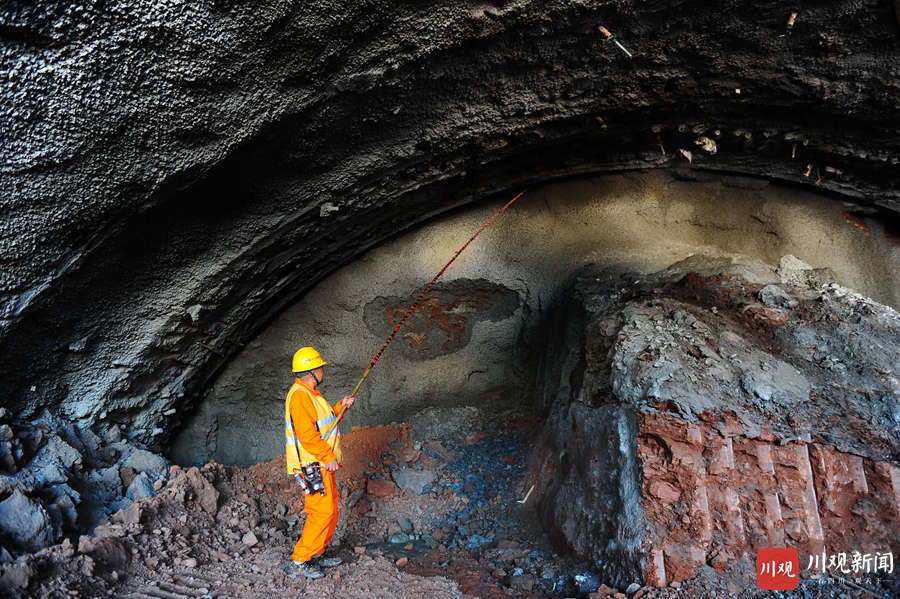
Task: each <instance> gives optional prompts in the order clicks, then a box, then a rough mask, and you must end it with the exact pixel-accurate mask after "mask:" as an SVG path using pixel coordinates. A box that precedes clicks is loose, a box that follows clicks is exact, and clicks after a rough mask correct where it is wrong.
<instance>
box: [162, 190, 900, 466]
mask: <svg viewBox="0 0 900 599" xmlns="http://www.w3.org/2000/svg"><path fill="white" fill-rule="evenodd" d="M501 205H502V203H498V204H496V205H492V206H489V207H485V208H478V209H470V210H465V211H460V212H457V213H455V214H454V215H453V216H450V217H445V218H443V219H441V220H440V221H437V222H435V223H431V224H429V225H427V226H423V227H421V228H419V229H417V230H416V231H413V232H410V233H408V234H406V235H404V236H402V237H400V238H398V239H396V240H395V241H393V242H391V243H387V244H384V245H382V246H380V247H379V248H377V249H374V250H371V251H369V252H368V253H366V254H365V255H364V256H363V257H362V258H361V259H360V260H359V261H357V262H356V263H354V264H351V265H348V266H346V267H344V268H342V269H340V270H339V271H337V272H336V273H334V274H333V275H332V276H330V277H328V278H327V279H325V280H323V281H321V282H320V283H319V284H318V285H317V286H316V288H315V289H313V290H311V291H310V292H309V293H307V294H306V295H305V296H304V297H303V298H301V299H300V300H298V301H297V302H296V303H295V304H293V305H291V306H289V307H287V308H286V309H285V311H284V312H283V313H282V314H281V315H279V316H278V317H277V318H275V319H274V320H273V321H272V323H271V324H270V326H268V327H267V328H266V329H265V330H263V331H262V332H261V333H260V334H259V335H258V336H256V337H255V338H254V339H252V340H250V342H249V343H248V344H247V346H246V347H245V348H244V349H242V350H241V351H240V352H238V354H237V355H236V356H235V358H234V359H233V360H232V361H231V362H230V363H229V365H228V366H227V367H225V369H224V370H223V371H222V373H221V375H220V376H219V378H218V379H217V380H216V381H215V382H214V383H213V384H212V385H211V386H210V388H209V389H208V390H207V392H206V393H205V395H204V397H203V400H202V401H200V402H199V403H198V406H197V407H196V409H195V410H194V411H193V413H191V414H184V415H179V416H173V417H172V419H173V420H174V419H176V418H183V419H184V424H183V425H182V426H181V428H180V430H179V431H178V433H177V434H176V436H175V438H174V440H173V443H172V445H171V449H170V451H169V453H168V455H169V456H170V457H172V458H173V459H174V460H175V461H176V462H178V463H181V464H190V465H196V466H201V465H202V464H203V463H205V462H206V461H207V460H209V459H215V460H216V461H217V462H219V463H223V464H239V465H242V466H247V465H250V464H254V463H257V462H259V461H266V460H270V459H272V458H273V457H274V456H276V455H279V454H280V453H282V452H283V451H284V448H283V446H282V444H281V441H280V440H279V439H278V436H277V435H271V434H261V432H262V431H273V430H278V427H279V426H280V423H281V421H282V419H283V415H284V414H283V400H284V394H285V392H286V389H287V388H288V387H289V386H290V381H291V378H290V377H291V375H290V372H289V371H288V365H289V358H290V356H291V354H292V353H293V352H294V351H296V349H297V348H298V347H301V346H302V345H305V344H310V345H312V346H314V347H317V348H319V349H320V350H321V351H322V352H324V353H325V356H326V359H327V360H328V361H329V368H328V373H327V377H326V380H325V382H324V384H323V389H324V390H325V395H326V397H329V398H338V397H342V396H343V395H344V394H346V393H347V392H349V391H350V390H351V389H353V387H354V386H355V385H356V383H357V382H358V381H359V379H360V376H361V375H362V370H363V368H364V367H365V365H366V364H368V363H369V361H370V360H371V358H372V356H373V354H374V353H375V352H376V350H377V349H378V348H379V347H380V346H381V345H382V343H383V342H384V340H385V339H386V338H387V337H388V335H389V334H390V333H391V331H392V329H393V328H394V327H395V325H396V323H397V321H398V315H399V314H401V313H404V312H405V310H406V309H407V308H408V307H409V306H410V304H411V303H412V302H413V301H414V299H415V298H416V296H417V295H418V294H419V293H420V291H421V289H422V288H423V287H424V286H425V284H426V283H428V281H430V280H431V279H432V277H434V275H435V273H437V272H438V271H439V270H440V269H441V268H442V267H443V266H444V265H445V264H446V262H447V261H448V260H449V259H450V258H451V257H452V256H453V254H454V252H455V251H456V250H457V249H458V248H459V247H460V246H461V245H462V244H463V243H465V241H466V240H467V239H469V237H470V236H471V235H472V234H473V233H474V232H475V231H476V230H477V229H478V228H479V227H480V226H481V225H482V224H483V223H484V222H486V221H487V220H488V219H489V218H490V217H491V215H492V214H493V213H494V212H495V211H496V210H497V208H499V207H500V206H501ZM723 205H727V206H728V210H722V209H721V206H723ZM846 211H847V207H846V206H845V205H844V204H843V203H840V202H833V201H830V200H827V199H823V198H821V197H817V196H814V195H811V194H804V193H800V192H798V191H797V190H793V189H785V188H782V187H779V186H775V185H769V184H766V183H765V182H764V181H755V180H754V181H751V180H746V179H741V178H732V177H709V178H707V180H705V181H683V180H679V179H677V178H674V177H670V176H668V175H665V174H662V173H658V172H650V173H634V174H629V175H622V176H607V177H602V178H593V179H587V180H579V181H573V182H569V183H566V184H558V185H552V186H548V187H546V188H541V189H536V190H533V191H531V192H529V193H528V195H526V196H524V197H523V198H521V199H520V200H519V201H518V202H517V203H515V204H513V206H512V207H511V208H510V209H509V210H508V211H507V212H506V213H504V215H503V216H502V217H501V218H500V220H498V221H496V222H495V223H494V225H492V227H491V228H489V229H487V230H485V232H484V233H483V234H482V235H481V236H479V237H478V238H477V239H476V240H475V242H474V243H472V244H471V245H470V246H469V247H468V248H467V249H466V250H465V252H464V253H463V254H461V255H460V257H459V258H458V259H457V260H456V261H455V262H454V263H453V264H452V265H451V267H450V268H449V269H448V270H447V272H446V273H445V274H444V277H443V278H442V279H441V280H439V281H438V283H437V285H436V286H435V287H434V290H433V292H432V293H431V294H429V296H428V297H426V298H423V301H422V302H420V304H419V308H418V309H417V310H416V311H415V312H414V313H413V316H412V318H411V319H410V321H409V323H408V324H407V325H405V326H404V328H403V329H402V330H401V331H400V332H399V333H398V334H397V335H396V337H395V338H394V340H393V341H392V343H391V345H390V346H389V347H388V348H387V350H386V351H385V352H384V354H383V355H382V358H381V360H380V361H379V362H378V364H377V366H376V367H375V368H374V369H373V370H372V372H371V373H370V375H369V377H368V378H367V379H366V381H365V383H364V385H363V386H362V388H361V389H360V395H359V398H358V399H359V401H358V402H357V405H356V406H354V409H353V410H352V411H351V412H350V414H349V416H348V417H347V420H346V423H347V425H349V426H355V425H362V424H376V423H390V422H392V421H402V420H406V419H408V418H410V417H412V416H413V415H414V414H416V413H418V412H419V411H421V410H424V409H427V408H428V407H429V406H434V405H438V406H445V407H453V406H464V405H477V406H484V405H492V406H496V407H513V408H515V407H518V406H522V405H529V404H530V403H531V402H532V401H533V400H532V397H533V395H534V393H535V391H534V380H535V373H536V372H537V367H536V363H538V362H539V361H540V360H542V359H547V360H552V359H553V355H554V351H553V350H551V349H550V348H547V347H545V346H544V343H543V328H544V327H545V326H548V325H547V324H546V323H547V319H548V314H549V313H550V312H551V309H552V307H553V306H555V305H557V304H558V303H559V302H561V301H563V300H564V298H565V294H566V292H565V285H566V281H567V278H568V276H569V275H570V274H571V273H572V272H573V271H575V270H577V269H579V268H581V267H582V266H584V265H585V264H587V263H595V264H602V265H608V266H611V267H612V266H616V267H617V268H627V269H632V270H635V271H638V272H653V271H656V270H660V269H664V268H666V267H667V266H669V265H671V264H672V263H674V262H677V261H679V260H682V259H685V258H686V257H689V256H691V255H694V254H697V253H700V252H703V253H708V254H711V255H720V256H722V257H723V258H722V264H723V268H724V267H725V266H726V265H728V264H730V263H731V260H730V259H728V258H726V256H731V255H735V256H744V257H745V261H747V262H748V263H750V264H752V263H754V260H755V261H757V262H761V263H764V264H772V265H778V264H779V262H780V261H781V260H782V257H783V256H801V257H802V258H803V260H802V261H801V260H800V259H799V258H794V259H793V260H794V261H795V262H796V263H798V264H800V263H802V262H803V261H806V262H807V263H809V264H812V265H815V266H816V268H817V269H819V270H816V271H815V273H816V275H815V276H813V280H815V277H816V276H818V277H819V279H820V280H821V282H829V281H831V280H835V281H838V282H840V283H842V284H844V285H847V286H849V287H852V288H854V289H859V290H862V291H864V293H865V294H866V295H868V296H872V297H877V298H879V299H881V301H882V302H884V303H887V304H893V305H900V280H898V279H897V278H896V277H894V276H892V273H893V272H894V271H895V270H896V268H897V265H898V264H900V246H895V245H894V244H893V243H892V242H891V241H890V240H889V234H888V235H886V234H885V230H884V227H883V225H881V224H879V223H878V222H877V221H875V220H874V219H871V218H868V217H864V218H860V219H859V220H860V222H862V223H864V224H865V223H868V224H866V227H867V228H868V230H869V232H868V233H866V232H864V231H862V230H861V229H860V228H859V227H858V226H856V225H855V224H854V222H850V221H848V220H847V218H846V216H845V214H844V213H845V212H846ZM751 257H752V259H751ZM787 260H788V261H790V260H791V259H787ZM826 267H827V271H825V270H822V269H826ZM760 268H762V266H760ZM766 268H768V270H772V268H771V267H766ZM792 272H797V273H798V274H797V275H796V276H797V279H798V281H799V280H801V279H803V277H805V276H807V275H804V274H803V273H804V272H812V271H804V270H802V269H798V268H794V269H793V270H792ZM773 276H774V275H773ZM810 276H811V275H810ZM804 280H805V279H804ZM545 354H546V358H544V355H545Z"/></svg>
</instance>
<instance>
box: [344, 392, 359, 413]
mask: <svg viewBox="0 0 900 599" xmlns="http://www.w3.org/2000/svg"><path fill="white" fill-rule="evenodd" d="M355 401H356V398H355V397H353V396H352V395H348V396H346V397H345V398H344V399H342V400H341V407H343V408H344V409H345V410H346V409H347V408H351V407H353V403H354V402H355Z"/></svg>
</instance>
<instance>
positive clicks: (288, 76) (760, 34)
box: [0, 0, 900, 441]
mask: <svg viewBox="0 0 900 599" xmlns="http://www.w3.org/2000/svg"><path fill="white" fill-rule="evenodd" d="M895 4H896V2H895ZM896 8H897V7H896V6H894V7H893V10H892V6H891V5H890V4H889V3H887V2H881V1H875V0H869V1H866V2H858V1H850V0H826V1H823V2H817V3H815V4H814V5H804V6H803V7H800V6H798V5H796V6H795V5H785V4H784V3H778V2H754V3H745V2H736V1H729V2H724V3H719V4H718V5H717V6H716V7H713V8H710V7H708V6H706V5H703V4H698V3H684V2H676V3H672V2H658V1H653V2H634V1H630V0H628V1H621V2H606V1H602V2H590V1H584V2H569V1H565V2H562V1H559V2H530V1H521V2H490V3H489V2H483V3H481V2H463V3H457V2H454V3H439V2H425V3H402V4H399V5H397V4H394V3H378V2H358V3H333V2H298V3H283V2H257V3H253V4H241V3H233V2H213V3H203V4H196V3H190V4H184V5H181V4H178V5H169V4H163V3H152V4H151V5H150V6H149V7H148V6H146V5H145V4H142V3H137V2H133V1H121V2H111V3H102V4H97V3H94V2H71V3H67V4H65V5H58V6H56V7H37V6H31V5H29V4H27V3H13V5H12V6H7V7H4V8H2V9H0V40H2V47H3V55H2V64H3V71H4V72H5V74H6V77H5V80H4V81H3V83H2V92H0V93H2V96H3V103H2V108H0V111H2V115H3V116H2V119H3V123H4V126H3V128H2V133H0V135H2V136H3V141H2V144H0V153H2V166H0V168H2V173H3V181H4V185H3V186H2V189H0V205H2V207H3V213H4V216H3V220H2V225H0V226H2V229H3V234H2V236H0V247H2V254H0V261H2V273H3V274H2V279H0V308H2V314H0V343H2V349H0V373H2V376H0V381H2V382H0V393H2V394H3V395H4V396H5V397H7V398H10V400H9V401H8V403H9V404H10V405H12V406H17V407H19V408H21V409H23V410H24V412H25V413H28V412H32V413H33V412H36V411H37V410H39V409H41V408H44V407H48V406H54V405H57V404H59V403H60V402H62V401H63V400H64V399H65V400H66V401H67V403H68V404H69V408H68V410H69V413H70V414H71V415H72V416H73V417H76V418H84V419H87V420H88V421H93V420H97V419H103V418H107V417H108V418H111V419H112V420H113V421H115V420H116V418H117V415H119V416H121V417H122V419H127V420H129V421H132V420H133V421H134V425H133V426H134V429H133V431H134V432H135V434H136V436H138V437H139V438H141V439H142V440H145V441H150V440H153V439H157V440H158V439H159V438H160V435H163V436H164V435H165V429H166V418H167V416H166V415H163V414H144V415H143V416H141V417H139V418H137V419H135V418H134V414H139V413H142V411H146V410H147V409H148V407H147V403H146V401H147V400H146V395H147V394H148V393H150V392H153V393H158V394H167V395H171V396H173V397H185V398H191V397H192V396H193V395H195V394H196V393H197V392H198V390H200V389H202V388H203V387H204V385H206V384H208V382H209V381H210V380H211V378H212V377H214V376H215V373H216V372H218V370H219V369H220V367H221V366H222V364H224V363H225V362H226V361H227V360H228V359H229V357H230V356H232V355H233V354H234V353H235V352H236V351H237V349H238V348H240V347H241V345H242V343H244V342H245V341H246V340H247V339H248V338H250V337H251V336H252V335H253V334H254V333H256V332H258V331H259V330H260V328H261V327H262V326H264V324H265V323H266V322H267V321H268V320H269V319H270V318H271V317H272V316H273V315H274V314H277V313H278V312H279V311H281V310H282V309H283V308H284V306H286V305H288V304H289V303H290V302H291V301H292V300H294V299H296V298H297V297H298V296H300V295H302V294H303V293H304V292H305V291H307V290H308V289H309V288H310V287H311V286H312V285H314V284H315V283H316V281H318V280H320V279H321V278H322V277H324V276H325V275H327V274H328V273H330V272H332V271H333V270H334V269H336V268H338V267H339V266H341V265H343V264H346V263H348V262H350V261H352V260H354V258H355V257H358V256H359V255H360V254H361V253H362V252H364V251H365V250H366V249H368V248H371V247H373V246H375V245H377V244H379V243H380V242H382V241H384V240H386V239H388V238H390V237H392V236H394V235H395V234H396V233H397V232H398V231H401V230H405V229H408V228H410V227H414V226H416V225H417V224H418V223H421V222H423V221H424V220H426V219H428V218H431V217H433V216H434V215H437V214H441V213H443V212H445V211H447V210H450V209H451V208H454V207H456V206H459V205H462V204H467V203H472V202H479V201H482V200H485V199H491V198H496V197H498V196H510V197H511V195H512V194H513V193H514V192H515V191H518V190H519V189H522V188H526V187H529V186H536V185H539V184H541V183H543V182H547V181H552V180H557V179H562V178H568V177H575V176H582V175H594V174H600V173H606V172H614V171H622V170H630V169H651V168H660V169H679V170H683V171H685V172H689V173H696V172H703V171H719V172H728V173H737V174H743V175H747V176H754V177H764V178H767V179H773V180H778V181H782V182H785V183H788V184H796V185H797V186H802V187H807V188H809V189H810V190H814V191H821V192H822V193H827V194H830V195H834V196H837V197H840V198H844V199H847V200H850V201H853V202H855V203H857V204H859V205H862V206H865V207H868V208H871V209H872V210H880V211H884V214H887V215H896V213H897V212H898V211H900V169H898V163H900V120H898V118H897V117H898V114H900V112H898V98H900V54H898V39H900V36H898V18H897V10H896ZM794 12H796V13H797V15H796V18H795V19H794V21H793V27H792V28H790V29H789V28H788V26H787V24H788V21H789V18H790V17H791V14H792V13H794ZM598 26H603V27H605V28H606V29H607V30H608V31H610V32H611V33H612V34H614V35H615V36H616V40H617V41H618V42H619V43H620V44H621V45H622V47H624V48H625V49H627V50H628V52H630V53H631V54H632V55H633V56H631V57H629V56H628V55H626V53H625V52H624V51H623V50H622V49H620V47H618V46H616V45H615V44H614V43H611V41H610V40H607V39H606V37H605V36H604V35H603V34H602V33H601V30H600V29H598ZM689 173H688V175H687V176H691V175H690V174H689Z"/></svg>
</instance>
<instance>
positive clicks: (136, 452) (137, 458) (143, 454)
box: [122, 449, 169, 479]
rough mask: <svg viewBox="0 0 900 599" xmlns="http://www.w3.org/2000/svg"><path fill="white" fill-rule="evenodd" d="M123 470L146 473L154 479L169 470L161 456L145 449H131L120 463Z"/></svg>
mask: <svg viewBox="0 0 900 599" xmlns="http://www.w3.org/2000/svg"><path fill="white" fill-rule="evenodd" d="M122 467H123V468H133V469H134V470H135V471H136V472H146V473H147V474H150V475H153V478H154V479H156V478H158V477H160V476H163V475H165V473H166V471H167V470H168V469H169V463H168V462H167V461H166V459H165V458H164V457H162V456H161V455H158V454H155V453H153V452H152V451H147V450H146V449H131V450H130V453H129V455H128V456H127V457H126V458H125V459H124V460H123V461H122Z"/></svg>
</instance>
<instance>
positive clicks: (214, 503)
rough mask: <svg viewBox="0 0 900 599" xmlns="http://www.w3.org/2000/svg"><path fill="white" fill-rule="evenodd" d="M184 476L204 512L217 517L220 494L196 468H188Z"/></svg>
mask: <svg viewBox="0 0 900 599" xmlns="http://www.w3.org/2000/svg"><path fill="white" fill-rule="evenodd" d="M184 474H185V476H186V477H187V479H188V481H189V483H190V485H191V488H192V489H193V491H194V495H195V497H196V501H197V503H199V504H200V507H201V508H202V509H203V511H205V512H206V513H208V514H212V515H213V516H215V515H216V512H218V510H219V492H218V491H217V490H216V488H215V487H214V486H213V485H212V483H211V482H209V481H208V480H207V479H206V477H205V476H203V474H202V473H201V472H200V470H199V469H198V468H197V467H196V466H192V467H190V468H188V469H187V470H185V471H184Z"/></svg>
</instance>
